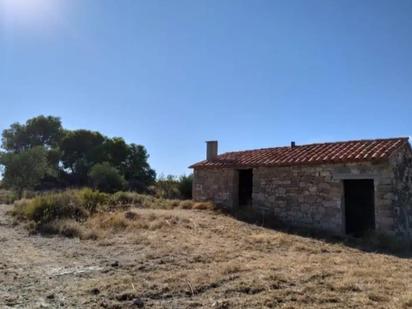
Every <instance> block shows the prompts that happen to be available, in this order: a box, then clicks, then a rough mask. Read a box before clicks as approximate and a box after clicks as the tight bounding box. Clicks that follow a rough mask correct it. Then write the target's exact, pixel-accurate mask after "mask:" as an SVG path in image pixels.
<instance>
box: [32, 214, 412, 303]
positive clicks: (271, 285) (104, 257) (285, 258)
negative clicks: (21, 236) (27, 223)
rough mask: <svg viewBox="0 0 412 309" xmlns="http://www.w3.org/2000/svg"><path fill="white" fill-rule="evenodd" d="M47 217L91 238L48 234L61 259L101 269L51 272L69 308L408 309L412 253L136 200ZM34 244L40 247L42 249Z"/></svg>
mask: <svg viewBox="0 0 412 309" xmlns="http://www.w3.org/2000/svg"><path fill="white" fill-rule="evenodd" d="M184 207H186V206H184ZM184 207H182V208H184ZM192 208H195V207H192ZM53 224H54V227H53V228H55V229H58V230H59V233H61V234H67V235H68V236H76V235H78V237H80V238H82V239H88V238H92V239H93V238H94V239H96V240H83V241H77V240H73V241H72V240H70V241H67V240H66V239H64V241H65V245H59V244H60V242H62V241H63V240H62V239H61V238H55V239H56V240H53V238H47V242H48V243H50V247H51V251H50V252H53V254H57V253H59V256H60V259H61V263H66V264H68V265H72V264H74V265H82V264H83V265H85V266H87V267H89V266H90V265H93V266H95V267H97V268H98V269H101V270H100V271H96V272H91V273H88V274H87V275H78V277H56V278H54V277H53V278H52V279H53V280H56V281H53V282H58V283H59V284H55V286H56V291H54V292H55V294H56V295H63V296H64V298H62V299H63V301H69V300H70V302H71V303H70V304H71V305H68V306H69V307H87V308H100V307H102V306H103V307H106V308H128V307H130V306H131V304H132V302H133V300H135V299H137V298H138V299H140V300H142V301H143V302H144V304H145V307H147V308H411V307H412V294H411V292H410V291H411V290H412V280H411V277H412V260H411V259H408V258H401V257H397V256H394V255H389V254H381V253H372V252H365V251H362V250H359V249H356V248H353V247H350V246H347V245H346V244H344V243H339V242H335V243H333V242H328V241H324V240H317V239H314V238H309V237H304V236H298V235H292V234H287V233H284V232H279V231H276V230H270V229H265V228H262V227H258V226H255V225H251V224H247V223H244V222H241V221H237V220H235V219H233V218H231V217H229V216H226V215H223V214H218V213H216V212H214V211H208V210H202V211H199V210H196V209H189V210H187V209H181V208H180V207H176V208H175V209H144V208H139V207H135V208H129V209H116V210H114V211H112V212H99V213H96V214H95V215H93V216H92V217H89V218H88V219H86V220H85V221H84V222H81V223H79V222H75V221H74V222H73V221H70V220H66V221H59V222H53ZM85 232H89V233H91V234H93V235H94V236H93V237H91V236H89V237H88V236H86V234H83V233H85ZM35 239H39V237H36V238H35ZM41 243H42V245H41V246H40V248H41V250H42V251H41V252H43V250H47V248H48V247H46V246H45V242H43V241H42V242H41ZM55 246H58V247H59V248H60V249H59V250H63V251H62V252H60V251H59V250H57V251H56V249H55ZM33 258H35V255H34V256H33V257H32V256H30V261H32V259H33ZM33 261H34V262H33V265H37V264H36V262H35V260H33ZM113 261H116V263H114V264H113ZM117 262H118V263H117ZM112 265H115V266H112ZM41 273H43V271H42V272H41ZM29 276H32V274H30V275H29ZM73 276H74V275H73ZM30 278H31V277H30ZM30 280H31V279H30ZM58 280H61V281H58ZM46 281H47V280H45V281H42V280H40V281H39V282H40V284H43V283H42V282H46ZM91 291H99V292H98V293H95V292H91ZM29 292H30V293H33V292H32V291H29ZM29 292H27V293H29ZM30 295H31V294H30ZM63 296H62V297H63ZM29 299H30V298H29ZM33 299H34V298H33ZM66 304H67V303H66ZM79 304H80V305H79ZM28 307H30V306H28Z"/></svg>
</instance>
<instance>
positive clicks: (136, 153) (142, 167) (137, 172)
mask: <svg viewBox="0 0 412 309" xmlns="http://www.w3.org/2000/svg"><path fill="white" fill-rule="evenodd" d="M148 159H149V155H148V154H147V151H146V148H145V147H143V146H142V145H136V144H130V145H129V149H128V154H127V157H126V159H125V161H124V163H123V164H122V172H123V174H124V176H125V178H126V180H127V181H128V186H129V190H134V191H137V192H145V191H147V188H148V187H149V186H151V185H153V184H154V183H155V179H156V172H155V171H154V170H153V169H151V168H150V165H149V163H148Z"/></svg>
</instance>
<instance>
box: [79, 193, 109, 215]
mask: <svg viewBox="0 0 412 309" xmlns="http://www.w3.org/2000/svg"><path fill="white" fill-rule="evenodd" d="M77 194H78V196H79V198H80V202H81V205H82V206H83V207H84V208H85V209H87V210H88V211H90V212H91V213H95V212H96V211H97V208H98V207H99V206H102V205H106V204H107V203H108V201H109V198H110V195H108V194H106V193H103V192H99V191H93V190H92V189H90V188H85V189H82V190H80V191H79V192H78V193H77Z"/></svg>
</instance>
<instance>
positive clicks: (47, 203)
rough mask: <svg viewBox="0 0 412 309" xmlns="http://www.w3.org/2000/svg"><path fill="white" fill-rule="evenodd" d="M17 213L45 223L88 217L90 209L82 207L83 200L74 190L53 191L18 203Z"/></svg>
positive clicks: (37, 222)
mask: <svg viewBox="0 0 412 309" xmlns="http://www.w3.org/2000/svg"><path fill="white" fill-rule="evenodd" d="M15 213H16V214H17V215H20V216H22V217H25V218H27V219H29V220H33V221H35V222H36V224H37V225H43V224H45V223H49V222H51V221H53V220H57V219H75V220H80V219H82V218H86V217H87V216H88V215H89V214H88V211H87V210H86V209H85V208H84V207H82V205H81V201H80V199H79V197H78V195H77V194H75V192H73V191H65V192H61V193H52V194H46V195H42V196H38V197H35V198H33V199H31V200H22V201H20V202H18V203H16V207H15Z"/></svg>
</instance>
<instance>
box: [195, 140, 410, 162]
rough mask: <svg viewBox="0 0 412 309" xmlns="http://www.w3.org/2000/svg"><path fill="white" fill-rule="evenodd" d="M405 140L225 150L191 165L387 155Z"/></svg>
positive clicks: (340, 159) (380, 157)
mask: <svg viewBox="0 0 412 309" xmlns="http://www.w3.org/2000/svg"><path fill="white" fill-rule="evenodd" d="M407 143H408V138H405V137H400V138H389V139H375V140H357V141H347V142H335V143H321V144H309V145H302V146H295V147H275V148H263V149H255V150H246V151H237V152H227V153H224V154H221V155H218V156H217V158H216V159H215V160H213V161H207V160H205V161H201V162H198V163H196V164H194V165H192V166H191V168H218V167H237V168H244V167H259V166H289V165H305V164H326V163H349V162H360V161H378V160H384V159H387V158H388V157H389V156H390V155H391V154H392V153H393V152H394V151H395V150H397V149H398V148H399V147H401V146H403V145H405V144H407Z"/></svg>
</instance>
